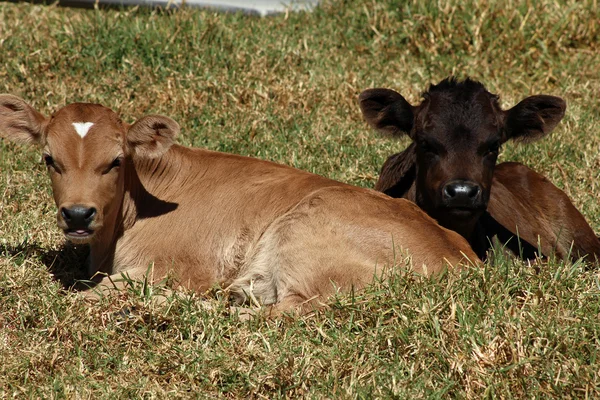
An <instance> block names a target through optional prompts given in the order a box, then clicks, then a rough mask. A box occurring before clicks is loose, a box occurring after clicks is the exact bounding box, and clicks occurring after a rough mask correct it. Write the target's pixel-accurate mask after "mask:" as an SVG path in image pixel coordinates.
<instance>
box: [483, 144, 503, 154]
mask: <svg viewBox="0 0 600 400" xmlns="http://www.w3.org/2000/svg"><path fill="white" fill-rule="evenodd" d="M499 151H500V142H499V141H498V142H493V143H490V146H489V147H488V151H487V153H486V155H492V154H495V155H497V154H498V152H499Z"/></svg>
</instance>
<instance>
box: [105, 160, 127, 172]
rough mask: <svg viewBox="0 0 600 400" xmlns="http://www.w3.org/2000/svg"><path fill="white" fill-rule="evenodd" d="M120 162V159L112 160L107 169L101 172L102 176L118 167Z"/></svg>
mask: <svg viewBox="0 0 600 400" xmlns="http://www.w3.org/2000/svg"><path fill="white" fill-rule="evenodd" d="M122 161H123V159H122V157H117V158H115V159H114V160H113V162H111V163H110V165H109V166H108V168H107V169H106V170H105V171H104V172H103V174H108V173H109V172H110V171H112V170H113V169H115V168H118V167H120V166H121V163H122Z"/></svg>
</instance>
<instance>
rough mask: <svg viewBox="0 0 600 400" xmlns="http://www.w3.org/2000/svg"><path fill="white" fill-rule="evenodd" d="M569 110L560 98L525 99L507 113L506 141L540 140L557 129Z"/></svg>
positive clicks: (545, 96) (541, 96)
mask: <svg viewBox="0 0 600 400" xmlns="http://www.w3.org/2000/svg"><path fill="white" fill-rule="evenodd" d="M566 108H567V104H566V102H565V101H564V100H563V99H561V98H560V97H556V96H547V95H537V96H530V97H527V98H525V99H523V100H522V101H521V102H519V104H517V105H516V106H514V107H513V108H511V109H509V110H506V111H505V112H504V113H505V123H504V127H505V132H506V137H505V138H504V139H505V140H508V139H513V140H518V141H523V142H532V141H535V140H538V139H540V138H542V137H544V136H546V135H547V134H549V133H550V132H552V131H553V130H554V128H556V125H558V123H559V122H560V121H561V120H562V118H563V116H564V115H565V110H566Z"/></svg>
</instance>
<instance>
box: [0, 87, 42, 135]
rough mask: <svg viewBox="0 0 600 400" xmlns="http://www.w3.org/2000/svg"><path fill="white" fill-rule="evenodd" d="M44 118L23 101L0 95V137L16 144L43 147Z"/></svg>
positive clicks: (7, 95) (8, 95)
mask: <svg viewBox="0 0 600 400" xmlns="http://www.w3.org/2000/svg"><path fill="white" fill-rule="evenodd" d="M45 126H46V117H44V116H43V115H42V114H40V113H39V112H37V111H36V110H34V109H33V107H31V106H30V105H29V104H27V103H25V101H24V100H22V99H20V98H18V97H17V96H13V95H10V94H0V137H2V138H5V139H8V140H10V141H13V142H16V143H26V144H30V143H31V144H37V145H43V144H44V141H45V137H44V129H45Z"/></svg>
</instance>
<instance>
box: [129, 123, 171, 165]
mask: <svg viewBox="0 0 600 400" xmlns="http://www.w3.org/2000/svg"><path fill="white" fill-rule="evenodd" d="M178 133H179V124H177V122H175V121H173V120H172V119H171V118H168V117H163V116H162V115H148V116H146V117H143V118H141V119H140V120H138V121H137V122H136V123H135V124H133V125H132V126H131V127H130V128H129V130H128V132H127V145H128V146H129V149H130V151H131V153H132V155H133V156H134V157H140V158H157V157H160V156H162V155H163V154H164V153H166V152H167V150H169V148H170V147H171V145H172V144H173V142H174V139H175V136H177V134H178Z"/></svg>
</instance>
